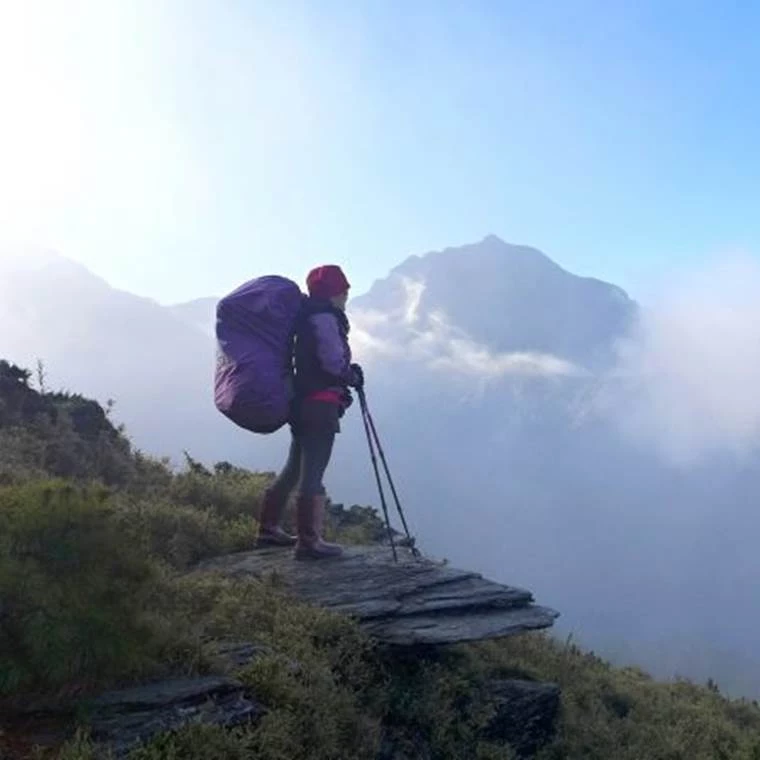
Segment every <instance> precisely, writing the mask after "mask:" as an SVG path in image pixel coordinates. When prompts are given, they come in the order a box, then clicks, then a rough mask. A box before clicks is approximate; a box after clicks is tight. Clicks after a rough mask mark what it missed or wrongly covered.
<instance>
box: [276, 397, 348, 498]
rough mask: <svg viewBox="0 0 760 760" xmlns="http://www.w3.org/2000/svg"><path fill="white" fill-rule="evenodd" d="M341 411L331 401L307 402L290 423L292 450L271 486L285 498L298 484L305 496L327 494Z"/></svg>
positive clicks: (277, 493)
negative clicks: (327, 474) (327, 482)
mask: <svg viewBox="0 0 760 760" xmlns="http://www.w3.org/2000/svg"><path fill="white" fill-rule="evenodd" d="M339 418H340V410H339V408H338V407H337V406H336V405H335V404H331V403H330V402H328V401H304V402H303V403H302V404H301V405H300V409H299V410H298V411H296V413H295V414H294V419H293V421H292V422H291V424H290V430H291V441H290V451H289V452H288V458H287V461H286V462H285V466H284V467H283V468H282V471H281V472H280V474H279V475H278V476H277V479H276V480H275V481H274V483H273V484H272V486H271V488H270V492H271V493H273V494H274V495H275V496H278V497H280V498H282V499H287V498H288V496H289V495H290V493H291V492H292V491H293V489H295V488H296V487H298V492H299V493H300V494H301V495H302V496H306V497H314V496H321V495H322V494H324V493H325V486H324V483H323V482H322V479H323V478H324V474H325V470H326V469H327V465H328V464H329V463H330V456H331V455H332V449H333V444H334V443H335V435H336V433H338V432H339V431H340V421H339Z"/></svg>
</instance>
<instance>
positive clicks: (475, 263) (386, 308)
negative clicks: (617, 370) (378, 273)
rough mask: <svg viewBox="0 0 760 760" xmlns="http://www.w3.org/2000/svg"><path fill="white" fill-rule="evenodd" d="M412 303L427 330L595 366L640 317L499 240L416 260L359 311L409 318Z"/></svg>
mask: <svg viewBox="0 0 760 760" xmlns="http://www.w3.org/2000/svg"><path fill="white" fill-rule="evenodd" d="M410 294H411V295H410ZM412 295H413V298H414V304H413V312H414V314H415V315H416V316H417V317H419V318H420V319H421V320H422V322H421V323H424V322H425V320H427V319H430V318H431V317H432V318H436V315H445V317H446V319H447V320H448V321H449V323H450V324H451V325H453V326H455V327H456V328H457V329H459V330H460V331H463V332H464V333H465V334H467V335H468V336H470V337H471V338H472V339H474V340H476V341H478V342H480V343H482V344H484V345H486V346H488V347H489V348H491V349H496V350H499V351H506V352H542V353H549V354H553V355H556V356H558V357H560V358H562V359H566V360H569V361H572V362H577V363H580V364H582V365H587V366H590V365H596V364H598V363H599V362H600V361H601V362H604V361H606V360H607V359H608V358H609V353H610V350H611V345H612V343H613V341H614V340H615V339H616V338H618V337H620V335H621V334H623V333H624V332H625V331H626V330H627V328H628V326H629V324H630V320H631V319H632V317H633V316H634V314H635V312H636V305H635V304H634V302H633V301H631V300H630V299H629V298H628V296H627V295H626V294H625V293H624V292H623V291H622V290H621V289H620V288H618V287H616V286H615V285H611V284H608V283H604V282H601V281H599V280H593V279H589V278H585V277H579V276H577V275H574V274H572V273H570V272H568V271H566V270H564V269H563V268H562V267H561V266H559V265H558V264H557V263H555V262H554V261H552V259H550V258H549V257H548V256H546V255H545V254H544V253H542V252H541V251H539V250H538V249H536V248H531V247H529V246H524V245H513V244H510V243H507V242H505V241H504V240H502V239H501V238H499V237H498V236H496V235H493V234H491V235H487V236H486V237H484V238H483V239H482V240H480V241H479V242H477V243H471V244H469V245H464V246H459V247H456V248H445V249H443V250H441V251H433V252H430V253H427V254H425V255H423V256H411V257H409V258H408V259H406V261H404V262H403V263H402V264H400V265H399V266H397V267H396V268H395V269H393V270H392V271H391V273H390V275H389V276H388V277H387V278H385V279H384V280H379V281H377V282H375V284H374V285H373V286H372V288H371V289H370V290H369V292H368V293H367V294H366V295H365V296H362V297H359V298H357V299H354V301H353V308H358V309H365V310H372V311H380V312H385V313H386V314H392V313H396V314H409V308H410V304H409V303H408V301H409V298H410V297H412Z"/></svg>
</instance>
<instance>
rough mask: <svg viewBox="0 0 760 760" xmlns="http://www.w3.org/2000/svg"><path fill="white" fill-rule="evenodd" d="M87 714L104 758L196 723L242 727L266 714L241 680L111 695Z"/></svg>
mask: <svg viewBox="0 0 760 760" xmlns="http://www.w3.org/2000/svg"><path fill="white" fill-rule="evenodd" d="M87 712H88V721H87V722H88V724H89V725H90V728H91V730H92V738H93V739H94V740H95V741H96V742H97V744H98V746H99V749H100V750H101V753H100V754H102V755H103V756H107V755H108V753H111V754H112V755H113V756H115V757H124V756H125V755H127V754H128V753H129V752H130V750H132V749H133V748H134V747H135V746H136V745H137V744H140V743H143V742H147V741H150V739H152V738H153V737H155V736H157V735H158V734H162V733H165V732H168V731H174V730H177V729H179V728H183V727H184V726H188V725H190V724H191V723H203V724H207V725H217V726H227V727H230V726H237V725H242V724H244V723H247V722H249V721H251V720H254V719H256V718H257V717H259V716H260V715H261V714H263V712H264V710H263V708H262V707H261V706H260V705H258V704H257V703H256V702H254V701H253V700H251V699H250V698H249V697H248V695H247V694H246V693H245V689H244V687H243V685H242V684H241V683H239V682H238V681H235V680H234V679H231V678H225V677H222V676H207V677H204V678H182V679H175V680H172V681H163V682H160V683H154V684H148V685H146V686H139V687H135V688H130V689H124V690H121V691H112V692H107V693H105V694H102V695H101V696H99V697H98V698H96V699H94V700H92V701H91V702H89V703H88V704H87Z"/></svg>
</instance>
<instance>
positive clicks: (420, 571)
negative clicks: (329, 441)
mask: <svg viewBox="0 0 760 760" xmlns="http://www.w3.org/2000/svg"><path fill="white" fill-rule="evenodd" d="M198 569H199V570H204V571H215V572H219V573H222V574H223V575H227V576H235V577H246V576H247V577H265V576H267V575H271V574H275V575H276V576H277V577H278V578H279V579H280V580H281V581H282V582H283V583H284V585H285V586H286V588H287V589H289V590H290V592H292V593H293V594H294V595H295V596H297V597H299V598H300V599H303V600H304V601H306V602H308V603H310V604H315V605H319V606H320V607H324V608H326V609H330V610H333V611H335V612H340V613H343V614H346V615H350V616H352V617H354V618H356V619H357V620H358V621H359V623H360V624H361V626H362V627H363V628H364V630H365V631H367V633H368V634H370V635H371V636H373V637H374V638H375V639H377V640H379V641H382V642H384V643H387V644H391V645H397V646H414V645H442V644H453V643H457V642H466V641H481V640H485V639H494V638H500V637H505V636H511V635H514V634H518V633H523V632H525V631H530V630H536V629H541V628H548V627H550V626H552V625H553V624H554V620H555V619H556V618H557V616H558V613H557V612H555V611H554V610H551V609H549V608H547V607H540V606H537V605H535V604H534V603H533V595H532V594H531V593H530V591H527V590H525V589H522V588H517V587H514V586H506V585H502V584H499V583H495V582H493V581H490V580H487V579H485V578H483V577H482V576H481V575H479V574H478V573H473V572H468V571H465V570H457V569H455V568H452V567H449V566H447V565H444V564H441V563H437V562H434V561H432V560H430V559H427V558H423V557H414V556H412V555H411V553H410V552H406V551H405V550H400V553H399V562H398V563H394V562H393V559H392V556H391V552H390V549H389V548H388V547H386V546H373V547H361V548H349V549H348V550H347V551H346V554H345V556H344V557H342V558H340V559H337V560H330V561H319V562H296V561H294V560H293V557H292V553H291V552H290V551H288V550H283V549H261V550H256V551H251V552H241V553H238V554H232V555H228V556H225V557H219V558H215V559H213V560H208V561H206V562H203V563H201V565H199V566H198Z"/></svg>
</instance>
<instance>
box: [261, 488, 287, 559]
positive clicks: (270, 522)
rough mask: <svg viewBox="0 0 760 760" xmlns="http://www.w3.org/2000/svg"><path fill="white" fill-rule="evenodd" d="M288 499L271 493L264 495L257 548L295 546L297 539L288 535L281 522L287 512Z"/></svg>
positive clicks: (267, 492)
mask: <svg viewBox="0 0 760 760" xmlns="http://www.w3.org/2000/svg"><path fill="white" fill-rule="evenodd" d="M287 501H288V500H287V498H282V497H278V496H276V495H275V494H273V493H272V492H271V491H266V492H265V493H264V501H263V502H262V504H261V515H260V516H259V536H258V539H257V540H256V545H257V546H294V545H295V543H296V537H295V536H291V535H290V534H289V533H286V532H285V531H284V530H283V529H282V526H281V525H280V521H281V520H282V514H283V512H284V511H285V505H286V504H287Z"/></svg>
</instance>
